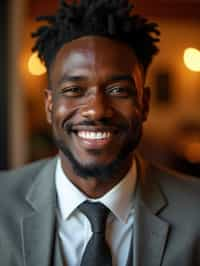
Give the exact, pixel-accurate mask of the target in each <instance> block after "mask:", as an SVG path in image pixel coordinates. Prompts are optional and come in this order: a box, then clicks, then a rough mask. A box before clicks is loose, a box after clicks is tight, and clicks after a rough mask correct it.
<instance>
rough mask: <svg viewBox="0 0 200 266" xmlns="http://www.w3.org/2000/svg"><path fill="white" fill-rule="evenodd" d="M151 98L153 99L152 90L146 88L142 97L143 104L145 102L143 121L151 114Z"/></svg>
mask: <svg viewBox="0 0 200 266" xmlns="http://www.w3.org/2000/svg"><path fill="white" fill-rule="evenodd" d="M150 98H151V90H150V88H149V87H144V90H143V97H142V102H143V110H142V116H143V121H146V120H147V116H148V113H149V104H150Z"/></svg>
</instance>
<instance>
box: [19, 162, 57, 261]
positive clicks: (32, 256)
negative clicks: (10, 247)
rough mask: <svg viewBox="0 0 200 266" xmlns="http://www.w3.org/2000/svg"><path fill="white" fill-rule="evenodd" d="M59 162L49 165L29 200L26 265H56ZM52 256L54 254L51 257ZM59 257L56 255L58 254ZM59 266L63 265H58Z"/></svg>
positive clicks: (24, 232)
mask: <svg viewBox="0 0 200 266" xmlns="http://www.w3.org/2000/svg"><path fill="white" fill-rule="evenodd" d="M55 166H56V159H54V160H52V161H50V162H48V163H47V164H46V165H45V166H44V167H43V169H42V170H41V171H40V173H39V174H38V175H37V177H36V178H35V179H34V183H33V184H32V186H31V187H30V190H29V191H28V193H27V197H26V201H27V204H28V205H29V213H27V214H26V215H25V216H24V218H23V221H22V239H23V244H24V249H23V251H24V261H25V265H26V266H35V265H37V266H49V265H52V266H53V261H54V263H55V260H56V259H55V258H54V257H53V256H54V255H56V254H55V249H56V250H57V248H56V245H55V243H56V190H55V181H54V176H55ZM52 254H53V255H52ZM56 256H57V255H56ZM56 256H55V257H56ZM55 265H56V266H61V265H62V264H60V263H56V264H55Z"/></svg>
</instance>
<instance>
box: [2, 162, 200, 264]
mask: <svg viewBox="0 0 200 266" xmlns="http://www.w3.org/2000/svg"><path fill="white" fill-rule="evenodd" d="M55 165H56V159H55V158H54V159H52V160H46V161H40V162H36V163H33V164H31V165H29V166H25V167H24V168H21V169H18V170H14V171H9V172H3V173H1V174H0V266H50V265H51V266H62V265H63V262H62V256H61V252H60V248H59V247H58V246H59V245H58V240H57V234H56V218H55V217H56V213H55V211H56V191H55V183H54V172H55ZM137 165H138V173H139V181H138V184H137V190H136V197H135V199H134V201H135V202H134V204H135V210H136V217H135V224H134V240H133V250H132V252H133V256H132V257H133V259H132V264H131V265H134V266H161V265H162V266H197V265H199V266H200V208H199V204H200V181H199V180H197V179H193V178H185V177H178V176H176V175H175V174H174V173H172V172H168V171H165V170H162V169H160V168H158V167H155V166H153V165H150V164H147V163H145V162H144V161H142V160H141V159H137ZM69 204H70V199H69ZM94 266H95V265H94ZM102 266H103V265H102ZM120 266H124V265H120Z"/></svg>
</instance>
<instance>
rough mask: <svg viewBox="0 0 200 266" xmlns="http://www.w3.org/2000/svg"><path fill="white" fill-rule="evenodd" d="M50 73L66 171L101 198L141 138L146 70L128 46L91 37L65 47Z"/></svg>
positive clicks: (52, 111)
mask: <svg viewBox="0 0 200 266" xmlns="http://www.w3.org/2000/svg"><path fill="white" fill-rule="evenodd" d="M48 74H49V89H47V90H46V91H45V106H46V114H47V120H48V122H49V123H50V124H51V126H52V129H53V135H54V139H55V142H56V144H57V147H58V149H59V153H60V157H61V162H62V167H63V169H64V172H65V174H66V175H67V176H68V178H69V179H70V180H71V181H72V182H73V183H74V184H75V185H76V186H77V187H78V188H79V189H80V190H82V191H83V192H84V193H85V194H87V195H88V196H89V197H92V198H97V197H100V196H102V195H104V194H105V193H106V192H107V191H109V190H110V189H111V188H112V187H113V186H114V185H115V184H117V183H118V182H119V181H120V180H121V179H122V178H123V177H124V176H125V174H126V173H127V172H128V170H129V168H130V166H131V163H132V158H133V152H134V150H135V147H136V146H137V144H138V142H139V140H140V137H141V134H142V124H143V122H144V121H145V120H146V118H147V114H148V107H149V90H148V89H147V88H144V75H143V70H142V67H141V65H140V64H139V63H138V61H137V58H136V56H135V54H134V52H133V50H132V49H131V48H129V47H128V46H127V45H126V44H123V43H120V42H118V41H115V40H110V39H108V38H104V37H96V36H95V37H94V36H90V37H82V38H80V39H76V40H74V41H72V42H70V43H67V44H65V45H64V46H63V47H62V48H61V49H60V50H59V51H58V53H57V55H56V58H55V59H54V62H53V64H52V66H51V69H50V70H49V73H48ZM83 131H84V132H86V131H87V132H106V133H108V134H109V135H110V137H109V138H106V139H101V140H94V139H93V140H91V139H90V140H88V139H85V138H82V137H80V136H79V135H78V134H79V133H80V132H83ZM72 157H73V158H72ZM74 161H75V164H74ZM77 165H79V166H80V167H82V168H84V169H87V171H85V172H84V171H76V169H77ZM88 169H89V170H88ZM91 169H92V170H91ZM101 169H103V170H102V171H101Z"/></svg>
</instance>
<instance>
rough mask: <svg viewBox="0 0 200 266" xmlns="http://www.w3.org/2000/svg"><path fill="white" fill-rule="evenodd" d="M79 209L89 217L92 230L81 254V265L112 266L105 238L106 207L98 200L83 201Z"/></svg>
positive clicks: (107, 212) (107, 211)
mask: <svg viewBox="0 0 200 266" xmlns="http://www.w3.org/2000/svg"><path fill="white" fill-rule="evenodd" d="M79 210H80V211H81V212H82V213H84V214H85V215H86V216H87V218H88V219H89V221H90V223H91V227H92V232H93V235H92V237H91V239H90V240H89V242H88V244H87V246H86V249H85V252H84V254H83V258H82V261H81V266H112V257H111V253H110V249H109V247H108V245H107V243H106V239H105V227H106V219H107V216H108V214H109V210H108V208H107V207H105V206H104V205H103V204H101V203H98V202H94V203H93V202H89V201H85V202H84V203H82V204H81V205H80V206H79Z"/></svg>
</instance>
